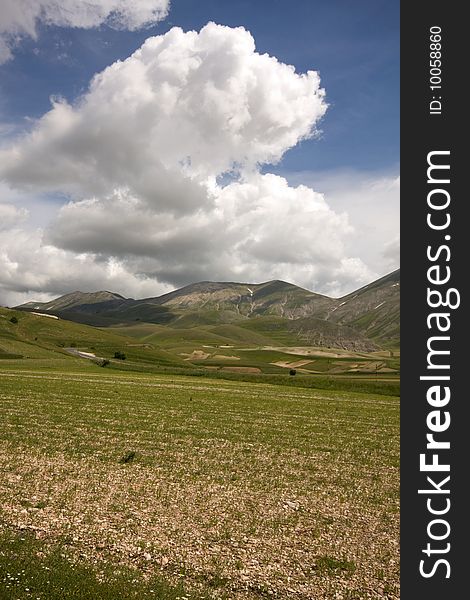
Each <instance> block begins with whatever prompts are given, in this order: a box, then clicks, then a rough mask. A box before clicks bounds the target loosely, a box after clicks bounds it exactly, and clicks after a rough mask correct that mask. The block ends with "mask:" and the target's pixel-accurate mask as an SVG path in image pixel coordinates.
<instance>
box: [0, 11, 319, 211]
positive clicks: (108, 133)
mask: <svg viewBox="0 0 470 600" xmlns="http://www.w3.org/2000/svg"><path fill="white" fill-rule="evenodd" d="M325 110H326V104H325V101H324V92H323V90H322V89H321V88H320V82H319V77H318V74H317V73H316V72H314V71H309V72H308V73H307V74H302V75H299V74H297V73H295V71H294V68H293V67H290V66H287V65H284V64H282V63H279V62H278V61H277V60H276V58H273V57H270V56H268V55H266V54H264V55H260V54H258V53H257V52H256V51H255V46H254V40H253V38H252V36H251V34H250V33H249V32H248V31H246V30H245V29H243V28H242V27H238V28H229V27H223V26H220V25H215V24H214V23H209V24H208V25H206V26H205V27H204V28H203V29H202V30H201V31H200V33H197V32H195V31H189V32H186V33H184V32H183V31H182V30H181V29H179V28H176V27H175V28H173V29H172V30H170V31H169V32H168V33H167V34H165V35H161V36H156V37H152V38H149V39H147V41H146V42H145V43H144V44H143V46H142V47H141V48H140V49H139V50H137V51H136V52H135V53H134V54H133V55H132V56H130V57H129V58H128V59H127V60H125V61H123V62H121V61H118V62H116V63H114V64H113V65H111V66H110V67H108V68H107V69H105V70H104V71H103V72H102V73H100V74H98V75H97V76H95V78H94V79H93V80H92V82H91V86H90V90H89V92H88V93H87V94H86V95H85V96H84V97H83V98H82V99H81V101H80V102H79V103H78V104H77V105H76V106H70V105H69V104H67V103H66V102H65V101H61V100H56V101H54V105H53V108H52V110H51V111H50V112H49V113H47V114H46V115H45V116H44V117H43V118H42V119H40V120H39V122H38V123H37V125H36V127H35V128H34V130H33V132H32V133H31V134H30V135H29V136H27V137H26V138H25V139H23V140H21V141H20V142H19V143H18V144H17V145H16V146H15V147H14V148H12V149H10V150H8V151H7V152H4V153H3V154H2V155H0V157H1V164H3V167H2V171H3V174H4V176H5V177H6V178H7V179H8V180H9V181H10V182H12V183H14V184H16V185H34V186H36V187H41V188H42V189H61V190H63V189H69V190H70V191H72V192H75V193H85V194H89V193H108V192H109V190H110V188H115V187H116V186H126V187H129V189H130V190H131V191H132V192H133V193H136V194H138V195H141V196H144V197H146V198H147V199H148V200H149V201H150V202H156V203H158V205H159V206H162V205H163V204H165V205H166V206H167V207H168V208H169V209H173V210H174V209H178V208H179V209H181V208H184V207H185V206H187V205H188V204H192V205H194V204H198V202H194V201H191V199H190V198H189V196H190V195H191V193H192V192H191V190H190V189H187V190H185V189H181V190H176V195H175V194H172V193H171V192H170V194H169V196H168V197H167V195H168V187H170V188H171V190H174V189H175V186H178V185H183V184H182V183H181V184H180V183H178V180H180V179H186V180H187V181H195V180H197V181H198V182H201V181H205V180H207V178H209V177H216V176H218V175H220V174H221V173H224V172H226V171H230V170H232V169H234V168H235V169H244V170H247V169H253V168H255V167H256V165H258V164H260V163H272V162H274V161H276V160H278V159H279V158H280V157H281V156H282V155H283V153H284V152H285V151H286V150H287V149H289V148H290V147H292V146H294V145H295V144H296V143H297V142H298V141H299V140H301V139H303V138H306V137H308V136H310V135H312V134H313V133H314V127H315V124H316V123H317V121H318V120H319V118H320V117H321V116H322V115H323V114H324V112H325ZM168 178H170V179H171V180H172V181H171V185H170V186H168ZM186 185H188V184H186ZM183 187H184V186H183ZM162 188H163V189H162ZM199 201H200V200H199ZM181 205H184V206H183V207H182V206H181Z"/></svg>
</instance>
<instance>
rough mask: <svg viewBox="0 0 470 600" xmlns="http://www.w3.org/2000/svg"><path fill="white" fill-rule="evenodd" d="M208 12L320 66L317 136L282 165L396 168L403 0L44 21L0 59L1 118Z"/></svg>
mask: <svg viewBox="0 0 470 600" xmlns="http://www.w3.org/2000/svg"><path fill="white" fill-rule="evenodd" d="M208 21H215V22H216V23H220V24H223V25H230V26H234V27H235V26H238V25H243V26H244V27H246V28H247V29H249V30H250V31H251V33H252V34H253V36H254V38H255V40H256V47H257V50H258V52H260V53H263V52H267V53H268V54H271V55H273V56H276V57H277V58H278V59H279V60H280V61H282V62H285V63H287V64H292V65H294V66H295V67H296V70H297V71H299V72H305V71H306V70H308V69H315V70H318V71H319V72H320V75H321V80H322V85H323V86H324V87H325V88H326V91H327V101H328V103H329V105H330V107H329V110H328V112H327V115H326V116H325V118H324V120H323V122H322V125H321V129H322V131H323V133H322V137H321V139H319V140H318V139H317V140H311V141H307V142H303V143H301V144H300V145H299V146H298V147H296V148H294V149H292V150H290V151H289V152H288V153H287V154H286V155H285V156H284V158H283V161H282V163H281V164H280V165H279V169H282V170H288V171H303V170H311V169H313V170H326V169H338V168H353V169H363V170H387V169H394V168H395V169H396V168H397V167H398V162H399V2H398V1H390V0H355V2H353V3H352V2H350V1H347V0H336V1H314V0H313V1H312V0H297V1H295V2H292V1H286V0H257V1H256V2H253V0H243V1H242V0H237V1H228V0H226V1H221V0H209V1H208V0H174V2H173V4H172V6H171V10H170V14H169V16H168V17H167V19H165V21H163V22H161V23H159V24H157V25H156V26H154V27H151V28H148V29H144V30H140V31H136V32H130V31H116V30H113V29H111V28H110V27H108V26H101V27H100V28H99V29H70V28H61V27H51V26H49V27H46V26H44V25H40V26H39V27H38V38H37V39H36V40H33V39H27V38H26V39H25V40H24V41H23V42H22V44H21V45H20V46H19V47H18V48H17V49H16V51H15V58H14V60H13V61H11V62H9V63H7V64H5V65H3V66H2V67H1V69H2V70H1V79H0V94H1V97H0V102H1V104H0V121H3V122H4V123H10V124H14V125H16V126H20V127H21V126H22V123H23V119H24V117H26V116H28V117H39V116H41V115H42V114H43V113H44V112H45V111H46V110H48V108H49V107H50V102H49V98H50V96H51V95H61V96H65V97H66V98H67V99H68V100H70V101H73V100H74V99H75V98H77V96H79V95H80V94H81V93H83V92H84V91H85V90H86V89H87V87H88V83H89V81H90V79H91V77H92V76H93V75H94V74H95V73H96V72H99V71H101V70H102V69H104V68H105V67H106V66H107V65H109V64H111V63H113V62H114V61H115V60H117V59H124V58H126V57H127V56H129V55H130V54H131V53H132V52H133V51H134V50H135V49H136V48H138V47H139V46H140V45H141V44H142V42H143V41H144V40H145V39H146V38H147V37H148V36H150V35H159V34H161V33H164V32H166V31H167V30H168V29H170V28H171V27H173V26H179V27H182V28H183V29H185V30H186V29H196V30H199V29H200V28H201V27H202V26H203V25H205V24H206V23H207V22H208Z"/></svg>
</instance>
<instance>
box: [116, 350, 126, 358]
mask: <svg viewBox="0 0 470 600" xmlns="http://www.w3.org/2000/svg"><path fill="white" fill-rule="evenodd" d="M114 358H118V359H119V360H126V355H125V354H124V352H121V351H120V350H118V351H117V352H115V353H114Z"/></svg>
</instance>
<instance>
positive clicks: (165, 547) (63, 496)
mask: <svg viewBox="0 0 470 600" xmlns="http://www.w3.org/2000/svg"><path fill="white" fill-rule="evenodd" d="M12 341H13V342H14V340H13V339H12ZM51 347H52V346H51ZM45 350H46V351H48V352H49V351H50V349H49V348H48V347H47V348H45ZM219 350H220V349H218V351H219ZM230 351H231V350H230ZM54 356H55V358H51V356H50V355H48V357H46V356H41V357H40V356H38V357H36V359H34V360H33V359H28V360H27V361H26V362H25V359H22V360H15V359H13V358H9V359H4V360H2V361H0V362H1V364H0V406H1V412H2V420H1V422H0V444H1V452H2V457H3V459H2V461H1V463H0V471H1V476H0V482H1V483H0V503H1V506H2V509H1V513H0V514H1V516H0V519H1V525H2V535H1V538H0V590H1V593H0V597H2V599H3V598H5V599H8V600H9V599H16V600H18V599H20V600H23V599H26V598H28V599H29V598H36V599H41V600H49V599H51V600H55V599H56V598H57V599H59V598H77V599H78V598H80V599H82V598H84V599H88V598H89V599H90V600H92V599H93V600H100V599H103V600H105V599H106V600H107V599H111V598H113V599H116V600H118V599H121V598H122V599H123V600H124V599H127V598H139V599H142V600H146V599H150V598H168V600H173V599H175V600H176V599H177V598H180V599H185V598H187V599H191V600H193V599H194V600H196V599H202V598H217V599H223V598H226V599H233V600H258V599H261V598H275V599H278V600H284V599H292V600H294V599H295V600H311V599H318V600H323V599H325V600H326V599H328V600H330V599H332V598H343V599H345V600H346V599H349V600H351V599H357V600H359V599H361V600H362V599H367V598H371V599H373V598H389V599H395V598H398V597H399V589H398V585H399V583H398V582H399V580H398V560H399V553H398V530H399V515H398V510H399V437H398V436H399V412H398V410H399V406H398V398H397V397H396V396H387V395H384V394H383V393H382V394H380V395H375V394H370V393H369V394H362V393H358V392H351V391H338V390H333V389H325V390H322V389H309V388H304V387H295V386H292V387H286V386H285V385H276V384H275V383H273V382H275V381H276V379H275V377H276V376H275V375H272V377H273V379H271V380H270V381H271V383H270V384H267V383H262V382H257V380H256V379H252V380H251V381H249V382H246V381H240V380H234V381H231V380H225V379H224V380H222V379H215V378H207V377H202V376H200V377H188V376H183V375H177V374H175V373H173V374H170V373H167V374H158V373H154V374H149V373H137V372H131V371H129V372H125V371H120V370H116V369H111V370H108V369H103V368H101V367H98V366H96V365H94V364H92V363H90V362H88V361H84V360H82V359H76V358H73V357H68V356H64V355H61V354H59V355H56V354H54ZM295 359H296V357H295V356H293V357H292V360H295ZM54 361H56V362H54ZM40 367H43V368H40ZM46 367H47V368H46ZM268 376H269V375H268ZM269 377H271V376H269ZM296 377H297V376H296ZM291 379H295V378H291ZM284 380H288V379H287V378H286V376H284ZM284 380H283V381H284ZM130 451H132V452H135V458H134V459H133V460H130V461H129V462H127V463H126V462H121V461H122V458H123V457H124V456H125V454H126V453H127V452H130ZM28 557H29V558H28ZM77 590H79V591H77Z"/></svg>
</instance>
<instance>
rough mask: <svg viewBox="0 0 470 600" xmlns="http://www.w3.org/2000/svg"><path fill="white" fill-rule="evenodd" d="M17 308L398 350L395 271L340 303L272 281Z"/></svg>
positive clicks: (77, 297) (98, 322)
mask: <svg viewBox="0 0 470 600" xmlns="http://www.w3.org/2000/svg"><path fill="white" fill-rule="evenodd" d="M16 308H17V309H18V310H23V311H30V312H42V313H46V314H51V315H54V316H57V317H59V318H62V319H66V320H69V321H75V322H78V323H83V324H87V325H94V326H100V327H117V326H119V327H121V328H122V327H125V326H128V327H130V326H131V325H134V326H135V325H136V322H140V323H152V324H155V325H160V326H164V327H165V329H168V330H177V331H178V332H180V333H181V334H183V332H185V331H188V330H191V335H192V336H194V333H195V331H194V330H197V329H201V330H202V331H203V332H204V333H205V334H214V335H220V336H221V337H223V338H225V339H227V340H229V341H231V340H232V341H233V340H240V336H241V337H242V338H243V336H244V335H245V334H246V333H247V332H250V333H251V336H252V337H253V336H254V337H256V336H258V338H259V339H258V341H259V342H260V343H263V342H265V343H266V342H269V341H273V340H274V341H276V342H277V343H279V342H282V343H285V344H286V345H289V344H299V343H304V344H305V345H312V346H328V347H338V348H344V349H354V350H360V351H372V350H376V349H378V348H391V347H398V346H399V336H400V322H399V319H400V270H399V269H398V270H396V271H394V272H393V273H390V274H389V275H386V276H385V277H382V278H380V279H378V280H377V281H374V282H373V283H371V284H369V285H366V286H364V287H362V288H360V289H359V290H357V291H355V292H353V293H351V294H348V295H347V296H344V297H342V298H330V297H328V296H324V295H321V294H316V293H314V292H311V291H309V290H306V289H303V288H301V287H298V286H296V285H293V284H291V283H287V282H285V281H278V280H276V281H268V282H266V283H260V284H251V283H233V282H210V281H203V282H199V283H194V284H191V285H187V286H185V287H183V288H181V289H177V290H175V291H172V292H170V293H167V294H163V295H162V296H158V297H155V298H144V299H140V300H134V299H132V298H125V297H123V296H121V295H120V294H117V293H114V292H109V291H99V292H78V291H77V292H72V293H69V294H66V295H64V296H61V297H59V298H56V299H55V300H51V301H50V302H28V303H26V304H23V305H21V306H18V307H16Z"/></svg>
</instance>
